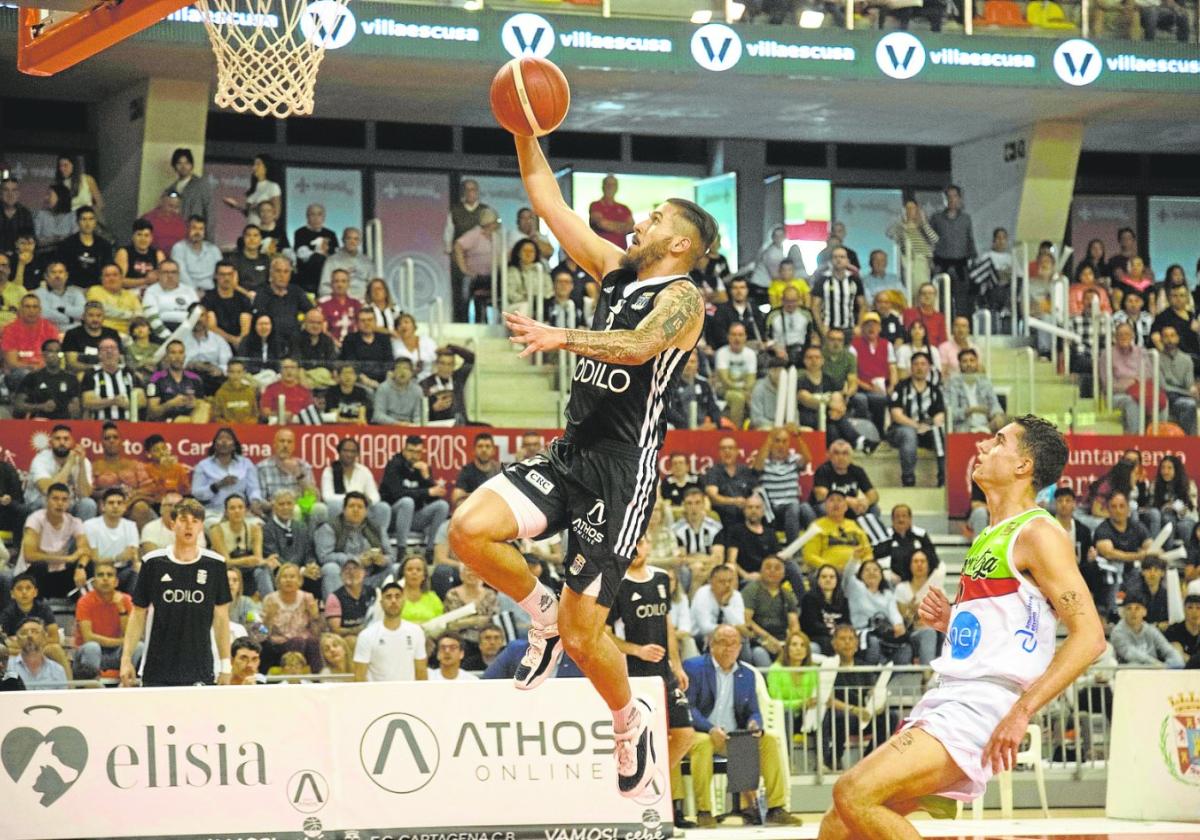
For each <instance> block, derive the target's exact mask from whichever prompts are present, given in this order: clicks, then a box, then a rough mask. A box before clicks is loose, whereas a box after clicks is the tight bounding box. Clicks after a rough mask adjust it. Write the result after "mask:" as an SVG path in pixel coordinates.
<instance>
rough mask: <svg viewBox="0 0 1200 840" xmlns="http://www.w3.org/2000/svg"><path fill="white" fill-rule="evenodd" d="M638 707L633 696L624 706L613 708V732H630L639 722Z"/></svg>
mask: <svg viewBox="0 0 1200 840" xmlns="http://www.w3.org/2000/svg"><path fill="white" fill-rule="evenodd" d="M637 714H638V712H637V708H636V704H635V703H634V701H633V698H632V697H631V698H629V702H628V703H626V704H625V706H624V707H623V708H620V709H613V710H612V716H613V732H628V731H629V730H630V729H632V728H633V727H634V725H635V724H636V723H637Z"/></svg>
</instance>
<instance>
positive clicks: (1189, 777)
mask: <svg viewBox="0 0 1200 840" xmlns="http://www.w3.org/2000/svg"><path fill="white" fill-rule="evenodd" d="M1113 696H1114V697H1115V701H1114V703H1113V720H1112V738H1113V744H1112V752H1111V754H1110V755H1111V757H1110V759H1109V762H1108V795H1107V798H1106V799H1107V808H1106V809H1105V813H1106V815H1107V816H1109V817H1113V818H1114V819H1126V820H1185V821H1192V820H1200V678H1197V676H1196V672H1195V671H1119V672H1118V673H1117V681H1116V688H1115V689H1114V692H1113Z"/></svg>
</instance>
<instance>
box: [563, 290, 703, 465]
mask: <svg viewBox="0 0 1200 840" xmlns="http://www.w3.org/2000/svg"><path fill="white" fill-rule="evenodd" d="M680 280H684V281H686V282H689V283H690V282H692V281H691V279H690V278H689V277H688V276H687V275H686V274H677V275H670V276H667V277H647V278H646V279H645V280H638V279H637V275H636V274H635V273H634V272H632V271H630V270H628V269H623V268H619V269H617V270H615V271H611V272H609V273H608V275H606V276H605V278H604V282H603V283H602V284H601V287H600V303H599V305H598V306H597V307H596V314H595V317H594V318H593V320H592V329H593V330H595V331H609V330H632V329H635V328H636V327H637V326H638V325H639V324H640V323H641V322H642V319H644V318H645V317H646V316H647V315H649V314H650V311H651V310H652V309H653V308H654V299H655V298H656V297H657V296H658V293H659V292H661V291H662V290H663V289H665V288H667V287H668V286H670V285H671V284H672V283H677V282H679V281H680ZM690 351H691V348H688V350H687V351H684V350H679V349H678V348H674V347H672V348H670V349H668V350H665V351H663V352H662V353H660V354H658V355H657V356H655V357H654V358H652V359H650V360H648V361H646V362H643V363H642V364H640V365H612V364H608V363H607V362H598V361H596V360H594V359H588V358H585V357H583V356H580V357H579V358H578V359H576V360H575V375H574V380H575V381H574V383H573V384H572V387H571V399H570V402H568V403H567V428H566V433H565V435H564V437H565V438H566V439H567V440H569V441H572V442H574V443H576V444H578V445H581V446H584V447H586V446H588V445H590V444H592V443H594V442H596V441H600V440H611V441H617V442H619V443H624V444H628V445H629V446H636V447H638V448H639V449H642V450H650V451H655V452H657V451H658V449H659V448H660V447H661V446H662V441H663V435H664V434H665V433H666V425H667V421H666V418H665V417H664V416H663V407H664V404H665V402H666V395H667V389H668V388H669V387H670V385H671V379H672V377H674V376H675V373H676V369H677V368H678V367H679V366H680V365H681V363H682V362H683V360H684V359H685V358H687V355H688V353H689V352H690Z"/></svg>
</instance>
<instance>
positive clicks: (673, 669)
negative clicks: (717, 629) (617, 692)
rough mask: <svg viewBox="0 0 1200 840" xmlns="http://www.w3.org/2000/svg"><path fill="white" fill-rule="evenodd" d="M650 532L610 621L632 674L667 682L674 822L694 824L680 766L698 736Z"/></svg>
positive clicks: (666, 581)
mask: <svg viewBox="0 0 1200 840" xmlns="http://www.w3.org/2000/svg"><path fill="white" fill-rule="evenodd" d="M649 556H650V538H649V537H647V536H646V535H645V534H642V536H641V538H640V539H638V542H637V554H635V555H634V557H633V562H631V563H630V564H629V568H628V569H627V570H626V572H625V579H624V580H623V581H621V588H620V589H619V590H618V591H617V599H616V602H615V603H614V604H613V608H612V612H610V613H609V614H608V625H609V627H610V628H611V632H612V639H613V642H614V643H615V644H616V646H617V649H618V650H620V651H621V653H623V654H625V661H626V663H627V665H628V667H629V676H631V677H660V678H661V679H662V681H663V685H664V686H665V688H666V701H667V755H668V757H669V759H670V761H669V763H670V765H671V798H672V799H673V800H675V802H676V806H675V825H676V827H678V828H689V827H690V828H695V827H696V826H695V825H694V824H692V825H690V826H689V825H687V824H685V823H684V821H683V808H682V805H681V803H680V800H681V799H683V776H682V775H681V774H679V772H678V767H679V764H680V762H682V761H683V757H684V756H685V755H687V754H688V750H689V749H691V747H692V741H693V740H695V737H696V730H695V729H693V728H692V710H691V706H690V705H689V704H688V698H687V687H688V676H687V672H686V671H684V670H683V662H682V661H681V660H680V658H679V642H678V640H677V639H676V638H675V625H674V624H672V622H671V594H670V593H671V578H670V576H669V575H667V573H666V572H664V571H663V570H662V569H660V568H658V567H657V566H651V565H649V564H648V563H647V562H646V560H647V559H648V558H649Z"/></svg>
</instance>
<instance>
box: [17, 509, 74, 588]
mask: <svg viewBox="0 0 1200 840" xmlns="http://www.w3.org/2000/svg"><path fill="white" fill-rule="evenodd" d="M25 528H26V530H30V529H32V530H33V531H36V532H37V534H38V548H40V549H41V550H42V551H44V552H46V553H47V554H66V553H67V544H68V543H70V542H71V540H73V539H74V538H75V537H79V536H84V532H83V523H82V522H81V521H80V520H79V519H78V518H76V517H74V516H72V515H71V514H69V513H64V514H63V521H62V525H60V526H59V527H58V528H55V527H54V526H53V525H51V524H50V522H49V521H48V520H47V519H46V509H45V508H42V509H41V510H35V511H34V512H33V513H31V514H29V518H28V519H26V520H25ZM28 568H29V564H28V563H27V562H26V561H25V551H24V549H22V551H21V556H20V558H18V560H17V567H16V568H15V569H13V574H14V575H19V574H21V573H22V572H24V571H25V570H26V569H28ZM65 568H67V564H66V563H47V564H46V571H47V572H61V571H62V570H63V569H65Z"/></svg>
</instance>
